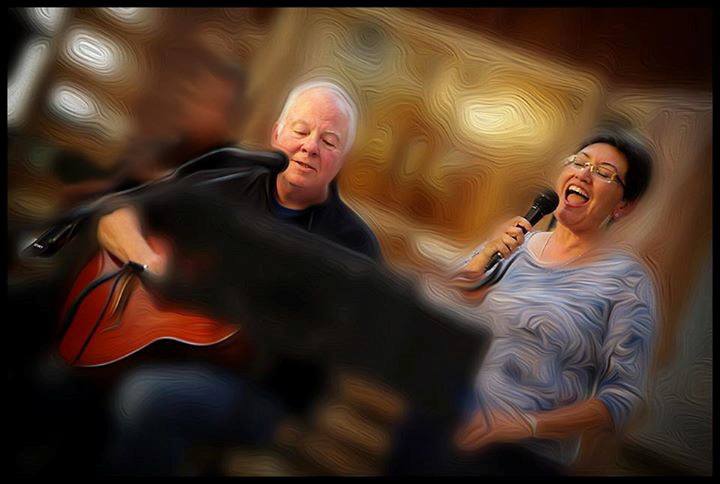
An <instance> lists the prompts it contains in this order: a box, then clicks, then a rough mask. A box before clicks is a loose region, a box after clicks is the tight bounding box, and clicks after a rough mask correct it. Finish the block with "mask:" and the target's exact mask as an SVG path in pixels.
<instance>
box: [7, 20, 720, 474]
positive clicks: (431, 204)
mask: <svg viewBox="0 0 720 484" xmlns="http://www.w3.org/2000/svg"><path fill="white" fill-rule="evenodd" d="M29 10H32V9H29ZM35 10H41V9H35ZM45 10H48V9H45ZM654 12H655V13H657V12H659V13H658V14H657V15H656V14H655V13H654ZM678 12H681V13H682V14H678V17H679V18H684V17H683V15H685V17H689V18H690V19H691V20H692V22H694V23H693V24H691V25H689V26H688V25H685V26H684V27H683V28H684V30H683V32H682V34H683V36H681V37H682V41H680V40H679V41H678V42H684V43H685V44H689V45H691V46H692V47H693V48H692V49H691V50H688V51H687V52H688V55H687V56H686V57H682V56H677V55H676V54H672V53H671V54H669V55H665V53H666V52H675V50H668V49H667V46H668V40H667V36H666V35H661V34H660V33H658V32H664V31H666V30H668V29H669V28H670V27H671V26H672V25H673V23H672V16H673V15H672V12H671V13H669V14H668V12H666V11H660V10H658V11H653V10H642V9H632V10H631V11H624V10H616V9H602V10H584V9H573V10H567V11H564V10H560V9H550V10H541V11H536V10H534V9H519V10H518V11H515V9H508V10H505V9H480V10H472V11H469V12H467V14H465V13H463V11H458V10H457V9H448V10H443V9H423V10H415V11H413V10H404V9H202V8H201V9H64V10H63V15H62V16H60V17H59V18H60V20H57V22H56V25H55V27H53V28H54V30H53V28H51V29H50V30H48V29H47V28H45V27H38V28H37V31H38V35H37V36H35V37H34V40H32V39H31V41H34V42H37V41H38V39H40V41H41V42H40V44H38V45H39V46H40V47H37V48H36V49H35V51H32V52H36V51H37V52H41V54H42V56H45V57H44V59H45V61H44V62H45V63H44V64H43V65H42V66H41V67H42V68H38V69H36V71H35V79H34V81H35V84H34V88H33V89H34V91H33V95H32V96H30V98H29V99H30V101H29V103H28V105H27V106H26V107H25V109H24V111H22V112H21V113H20V114H17V113H13V116H14V117H12V122H11V123H10V122H9V128H10V131H9V146H8V173H9V177H8V189H9V194H8V204H9V207H8V209H9V223H10V225H11V227H15V228H16V229H17V230H20V231H21V230H22V228H23V227H24V226H27V225H29V224H32V223H37V222H39V221H42V220H45V219H47V217H49V216H51V215H52V214H54V213H57V211H58V210H59V205H58V200H57V196H56V194H57V192H58V190H61V188H62V182H61V181H59V180H58V179H57V177H56V176H54V175H53V173H52V170H51V167H50V165H51V163H52V154H53V153H54V152H55V151H57V150H61V149H72V150H76V151H78V152H80V153H82V154H83V155H84V156H87V158H88V159H89V160H90V162H91V164H93V165H94V166H95V167H97V168H98V169H99V170H106V172H107V171H110V170H113V169H116V168H117V164H118V163H119V162H120V161H119V160H120V158H119V155H120V154H121V153H122V152H123V150H125V149H127V146H128V143H130V142H131V140H132V139H133V135H134V134H135V133H137V132H139V131H140V132H147V131H150V130H152V129H155V128H158V127H163V128H165V131H163V129H159V130H158V133H159V134H158V136H166V135H168V133H167V132H170V135H171V134H172V133H171V132H172V131H173V129H176V127H174V125H173V119H176V118H177V114H175V113H174V111H172V109H173V107H174V104H173V102H171V101H168V100H169V99H172V96H171V95H172V93H173V92H175V91H177V90H179V89H182V80H183V75H184V74H183V72H186V71H185V69H186V68H187V67H188V65H190V64H192V63H193V62H196V60H194V59H193V57H192V55H199V56H203V55H206V54H204V53H211V54H212V55H213V56H218V57H219V58H221V59H224V60H225V61H227V62H229V63H231V64H235V65H237V66H240V67H241V68H242V69H243V70H244V72H246V73H247V83H246V88H245V92H244V96H245V99H246V100H247V102H246V103H245V104H244V107H243V108H242V115H241V120H240V122H239V123H238V125H237V128H236V129H235V134H236V135H237V139H238V140H239V141H240V142H241V143H242V144H244V145H247V146H251V147H258V148H262V147H267V146H268V140H269V135H270V129H271V126H272V123H273V122H274V120H275V118H276V117H277V115H278V114H279V111H280V109H281V105H282V102H283V100H284V98H285V96H286V94H287V92H288V91H289V90H290V88H291V87H292V86H293V85H295V84H297V83H298V82H301V81H303V80H306V79H309V78H312V77H316V76H330V77H333V78H335V79H336V80H337V81H339V82H340V83H341V84H343V85H344V86H345V87H346V88H347V89H348V90H349V92H350V93H351V94H352V95H354V96H355V97H356V99H357V100H358V101H359V105H360V110H361V120H360V127H359V131H358V135H357V139H356V143H355V146H354V148H353V150H352V152H351V153H350V156H349V158H348V160H347V166H346V168H345V169H344V171H343V172H342V175H341V178H340V188H341V193H342V196H343V198H344V199H345V200H346V201H347V202H348V203H349V204H350V205H351V206H353V207H354V208H355V209H356V210H357V211H358V212H359V213H360V214H361V215H362V216H363V217H364V218H365V219H366V220H367V221H368V222H369V224H370V225H371V227H372V228H373V229H374V230H375V232H376V233H377V235H378V238H379V239H380V242H381V245H382V249H383V252H384V254H385V256H386V259H387V260H388V262H389V263H390V264H391V265H393V266H395V267H397V268H401V267H411V268H412V267H415V268H417V267H425V268H427V267H432V266H434V265H438V264H442V263H445V262H448V261H450V260H454V259H455V258H457V257H458V256H460V255H461V254H463V253H465V252H466V251H468V250H470V248H471V247H473V246H474V245H475V244H477V243H478V242H480V241H482V240H483V238H484V237H485V236H486V235H487V234H488V232H489V231H490V230H491V229H492V228H493V226H494V224H496V223H498V222H500V221H502V220H503V219H505V218H507V217H509V216H511V215H514V214H518V213H522V212H524V211H525V209H526V208H527V206H528V204H529V202H530V201H531V200H532V198H533V197H534V195H535V193H536V191H537V189H538V187H539V186H541V185H544V184H548V183H552V182H553V181H554V179H555V176H556V175H557V174H558V172H559V169H560V166H559V160H561V159H562V157H563V156H566V155H568V154H570V153H572V152H573V151H574V149H575V148H576V144H577V143H578V142H579V140H580V139H581V138H582V137H584V136H585V135H586V134H587V132H588V131H589V130H590V129H591V128H592V127H593V126H594V125H595V123H597V122H598V121H599V120H601V119H603V118H607V117H609V116H617V115H621V116H624V117H625V118H627V119H629V120H631V121H632V122H634V123H635V124H636V125H637V126H638V127H639V128H640V129H641V130H642V131H644V132H645V134H647V135H648V137H649V138H650V139H651V141H652V142H653V144H654V148H655V150H656V152H657V155H658V156H657V170H656V172H657V174H656V178H655V181H654V184H653V186H652V187H651V190H650V192H649V193H648V194H647V196H646V197H645V199H644V200H643V201H642V203H641V204H640V206H639V207H638V209H637V210H636V212H635V213H634V214H633V215H632V216H631V217H629V218H628V219H627V220H625V221H623V222H622V223H620V224H618V225H617V226H616V227H615V229H614V231H615V232H614V233H615V236H616V237H617V239H618V240H620V241H623V242H624V243H627V244H629V245H630V246H631V247H632V248H633V249H634V250H635V251H636V252H637V253H638V254H639V255H640V256H641V257H642V258H643V259H644V260H645V262H646V263H647V265H648V267H649V268H650V269H651V271H652V272H653V274H654V275H655V277H656V282H657V286H658V290H659V294H660V300H661V304H662V314H663V318H662V321H661V322H660V327H659V339H658V351H657V358H656V363H657V365H656V367H657V369H656V370H655V371H656V372H657V371H664V370H662V369H663V368H667V367H668V365H671V364H675V365H677V364H678V361H680V360H678V355H679V354H681V353H682V351H684V350H682V349H681V348H680V347H679V346H678V344H679V341H684V340H683V339H682V338H681V337H680V335H682V334H683V331H686V328H688V327H690V325H691V321H692V316H688V314H689V313H688V308H689V307H690V306H689V304H690V303H689V301H692V300H697V297H700V298H701V296H698V294H706V293H707V291H708V290H711V288H709V287H708V282H707V280H705V279H704V281H705V282H703V283H697V282H696V281H697V278H698V274H700V273H701V271H700V269H701V267H702V265H703V264H707V260H708V247H709V245H708V244H709V242H710V241H711V238H712V235H711V227H712V224H711V220H712V205H711V195H712V186H711V175H712V167H711V150H712V138H711V126H712V124H711V118H712V96H711V92H710V87H709V86H710V83H709V82H708V76H709V74H708V72H707V70H706V69H705V68H704V67H703V66H704V65H705V64H704V63H703V61H705V62H707V65H709V63H710V60H711V50H710V45H709V44H706V41H707V40H708V35H709V34H708V32H709V30H708V29H707V28H705V27H704V26H705V24H704V23H702V20H701V19H702V17H703V16H704V15H709V11H708V12H705V11H702V10H700V11H698V10H697V9H696V10H689V11H685V10H679V11H678ZM688 12H689V13H688ZM28 15H29V16H31V15H30V14H28ZM51 17H52V15H47V18H51ZM473 19H475V20H476V21H477V22H475V21H473ZM46 20H47V19H46ZM41 23H42V22H41ZM47 23H48V22H46V24H47ZM36 24H37V23H36ZM37 25H40V24H37ZM698 25H699V27H698ZM635 27H637V28H635ZM559 30H560V31H562V32H561V33H558V31H559ZM630 31H632V32H630ZM693 32H697V35H696V37H693ZM668 34H671V32H669V30H668ZM88 37H90V40H88ZM545 37H546V40H547V41H546V42H543V38H545ZM98 41H99V44H98ZM683 45H684V44H683ZM639 46H642V47H641V48H640V47H639ZM563 51H566V53H567V55H564V54H563ZM24 52H25V57H28V56H29V55H30V54H29V52H30V50H28V51H24ZM187 52H195V54H187ZM207 55H210V54H207ZM21 57H22V56H21ZM653 59H658V60H657V62H654V61H653ZM644 65H647V66H648V68H647V70H643V69H642V67H643V66H644ZM673 66H677V67H678V68H677V69H674V68H673ZM674 71H677V75H676V77H672V76H673V72H674ZM639 72H640V73H641V74H638V73H639ZM10 74H11V77H9V87H8V99H9V107H8V110H9V111H8V112H9V120H10V119H11V116H10V114H11V106H10V100H11V87H12V88H13V89H15V90H13V91H12V94H13V95H15V94H14V93H15V92H16V91H18V92H19V88H18V87H17V86H18V85H21V84H22V83H16V84H13V83H12V80H13V79H12V72H11V73H10ZM16 77H17V76H16ZM26 77H27V76H26ZM23 79H25V78H23ZM698 79H699V81H698ZM22 85H23V86H25V85H28V86H29V85H30V84H29V83H27V82H26V83H25V84H22ZM28 89H29V88H28ZM201 95H202V93H201ZM199 99H202V97H200V98H199ZM13 106H15V104H13ZM18 109H19V108H18ZM73 110H74V111H73ZM18 112H20V111H18ZM178 129H179V128H178ZM545 223H547V222H543V223H542V224H541V225H540V227H541V228H542V227H543V224H545ZM689 234H691V235H689ZM38 264H39V266H35V267H30V266H28V265H27V264H25V263H20V262H18V265H16V266H13V267H14V268H15V269H16V270H15V271H14V274H15V275H16V276H17V277H19V278H22V277H23V276H24V274H27V273H29V272H31V271H32V270H36V271H38V270H39V271H41V272H42V271H43V270H48V267H47V266H46V265H45V266H43V265H42V263H38ZM11 272H12V270H11ZM694 298H695V299H694ZM700 300H701V301H703V299H702V298H701V299H700ZM701 304H705V303H701ZM692 314H695V313H692ZM689 321H690V322H689ZM702 331H706V330H702ZM709 331H710V333H711V330H709ZM691 341H696V340H691ZM676 374H677V373H676ZM658 378H659V377H658ZM669 378H672V377H669ZM707 385H709V382H707V381H706V382H704V383H703V384H702V385H701V386H702V392H707V394H710V389H709V388H706V386H707ZM665 386H666V387H667V385H665ZM693 391H697V390H693ZM654 401H657V399H655V400H654ZM703 402H705V403H703V404H702V405H701V407H702V409H703V410H702V411H703V412H704V411H705V410H707V405H709V404H710V403H711V399H710V400H707V399H706V400H703ZM708 402H709V403H708ZM682 408H685V407H682ZM677 411H681V410H677ZM652 412H654V413H652V414H651V415H650V416H648V417H647V418H646V420H645V422H647V421H648V420H649V421H653V420H652V419H653V418H654V416H658V415H659V413H658V412H659V409H658V407H657V406H656V407H654V410H652ZM701 413H702V412H701ZM703 415H704V414H703ZM657 418H659V417H657ZM654 421H655V422H659V421H660V420H657V419H656V420H654ZM662 421H667V414H666V413H665V414H664V416H663V417H662ZM643 425H645V424H643ZM708 425H709V423H708ZM700 427H701V426H699V427H698V428H700ZM704 428H707V427H704ZM684 430H685V431H686V432H690V433H691V434H692V432H693V430H692V429H690V428H688V429H684ZM668 432H669V430H668ZM654 435H655V437H654V440H652V439H650V440H647V439H646V441H647V442H649V444H648V445H655V444H653V443H652V442H656V443H657V442H659V441H660V440H662V439H663V438H665V437H666V440H665V442H666V443H668V442H671V441H672V440H671V436H670V435H669V433H668V434H663V433H662V430H660V433H659V434H658V433H657V432H656V433H655V434H654ZM658 435H659V436H658ZM663 436H665V437H663ZM687 438H688V439H692V438H694V437H693V435H689V436H688V437H687ZM668 445H670V446H672V444H668ZM666 447H667V446H666ZM658 448H660V447H658ZM608 465H610V464H608ZM692 466H693V468H694V469H699V468H700V467H702V466H700V464H697V461H695V464H692ZM608 469H609V468H608ZM610 471H611V469H609V470H608V472H610Z"/></svg>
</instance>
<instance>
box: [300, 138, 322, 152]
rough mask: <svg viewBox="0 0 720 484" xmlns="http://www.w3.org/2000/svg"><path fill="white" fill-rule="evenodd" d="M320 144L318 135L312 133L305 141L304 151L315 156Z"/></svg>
mask: <svg viewBox="0 0 720 484" xmlns="http://www.w3.org/2000/svg"><path fill="white" fill-rule="evenodd" d="M318 144H319V143H318V139H317V137H315V136H313V135H310V136H308V137H307V138H305V141H303V144H302V151H303V152H304V153H307V154H308V155H310V156H315V155H317V154H318Z"/></svg>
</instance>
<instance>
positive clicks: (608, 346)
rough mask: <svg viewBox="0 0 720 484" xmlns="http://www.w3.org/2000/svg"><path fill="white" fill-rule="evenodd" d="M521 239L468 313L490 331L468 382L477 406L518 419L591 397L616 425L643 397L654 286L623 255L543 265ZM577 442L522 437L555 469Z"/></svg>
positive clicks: (566, 460)
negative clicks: (553, 463) (518, 415)
mask: <svg viewBox="0 0 720 484" xmlns="http://www.w3.org/2000/svg"><path fill="white" fill-rule="evenodd" d="M536 235H537V233H532V232H531V233H529V234H528V235H527V236H526V242H525V243H524V244H523V245H522V246H521V247H520V248H519V249H518V250H517V251H516V252H515V253H513V254H512V255H511V256H510V257H509V258H508V259H507V260H506V261H504V262H503V264H506V265H507V272H506V273H505V275H504V277H503V278H502V279H501V280H500V281H499V282H498V283H497V284H496V285H495V286H494V287H493V288H492V289H491V290H490V291H489V292H488V294H487V296H486V298H485V300H484V301H483V302H482V304H481V305H480V306H478V308H477V313H476V315H477V316H478V317H479V318H480V319H481V320H484V322H485V324H487V326H489V327H490V328H491V329H492V331H493V334H494V338H493V341H492V343H491V345H490V348H489V349H488V353H487V355H486V357H485V360H484V362H483V364H482V366H481V369H480V371H479V374H478V375H477V378H476V380H475V393H476V397H477V404H478V405H479V406H480V407H485V408H500V409H507V410H514V411H520V412H536V411H544V410H553V409H557V408H559V407H563V406H566V405H570V404H573V403H577V402H581V401H583V400H587V399H589V398H593V397H595V398H598V399H600V400H601V401H602V402H603V403H605V405H606V406H607V408H608V410H609V412H610V415H611V416H612V419H613V423H614V425H615V427H616V428H622V427H623V426H624V425H625V424H626V423H627V422H628V420H629V418H630V416H631V414H632V413H633V411H634V410H635V409H636V408H637V407H638V406H639V404H640V403H641V402H642V401H643V400H644V395H645V384H646V379H647V371H648V366H649V361H650V350H651V346H652V342H653V339H654V338H653V334H654V328H655V321H656V317H657V316H656V306H655V290H654V285H653V283H652V280H651V278H650V276H649V275H648V273H647V271H646V270H645V268H644V266H643V265H642V264H641V263H640V262H639V261H638V260H637V259H636V258H635V257H633V256H632V255H631V254H629V253H626V252H622V251H619V250H618V251H613V252H609V253H608V254H607V255H605V256H603V257H601V258H600V259H599V260H596V261H591V262H588V263H587V265H583V266H567V267H562V266H556V267H552V266H550V265H545V264H543V263H542V262H539V261H538V260H537V258H536V257H535V256H534V255H533V254H532V253H531V252H530V251H529V250H528V241H529V240H530V238H532V237H534V236H536ZM579 440H580V439H579V438H574V439H570V440H564V441H550V440H540V439H531V440H528V441H526V442H523V443H522V445H525V446H526V447H528V448H529V449H530V450H532V451H534V452H537V453H538V454H540V455H543V456H545V457H548V458H550V459H552V460H554V461H556V462H560V463H562V464H570V463H571V462H572V461H573V460H574V459H575V458H576V456H577V452H578V450H579Z"/></svg>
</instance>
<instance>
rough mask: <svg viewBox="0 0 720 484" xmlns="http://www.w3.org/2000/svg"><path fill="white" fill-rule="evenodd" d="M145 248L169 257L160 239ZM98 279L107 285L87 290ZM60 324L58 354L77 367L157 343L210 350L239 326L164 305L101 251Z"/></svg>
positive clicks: (72, 293)
mask: <svg viewBox="0 0 720 484" xmlns="http://www.w3.org/2000/svg"><path fill="white" fill-rule="evenodd" d="M148 244H149V245H150V247H152V249H153V250H154V251H156V252H158V253H160V254H161V255H167V253H168V250H169V246H168V245H167V244H166V243H163V242H162V241H161V239H159V238H155V237H149V238H148ZM113 274H116V275H115V276H113ZM102 278H107V280H106V281H104V282H102V283H100V284H97V286H96V287H94V288H92V287H90V286H91V285H93V283H94V282H95V283H97V282H99V281H101V279H102ZM88 289H89V290H88ZM84 291H86V292H87V294H82V293H83V292H84ZM62 318H63V321H64V322H65V324H66V327H67V329H66V330H65V332H64V334H63V335H62V339H61V341H60V348H59V352H60V355H61V356H62V358H63V359H64V360H65V361H66V362H67V363H69V364H71V365H75V366H100V365H107V364H110V363H113V362H116V361H118V360H121V359H123V358H126V357H128V356H130V355H132V354H134V353H136V352H138V351H140V350H142V349H143V348H145V347H147V346H148V345H150V344H151V343H153V342H155V341H158V340H161V339H169V340H175V341H178V342H181V343H185V344H188V345H195V346H209V345H214V344H217V343H220V342H222V341H224V340H226V339H228V338H230V337H231V336H233V335H235V334H236V333H237V332H238V331H239V327H238V325H233V324H229V323H225V322H221V321H216V320H214V319H211V318H208V317H206V316H203V315H202V314H199V313H197V312H193V311H187V310H183V309H178V308H177V307H175V306H174V305H170V304H163V303H162V302H161V301H160V300H159V299H158V298H156V297H154V296H153V295H152V294H150V293H149V292H148V290H147V289H146V288H145V286H144V285H143V281H142V279H141V277H140V276H139V274H138V272H136V271H133V270H130V269H128V268H127V266H124V265H123V264H122V262H121V261H120V260H119V259H117V258H115V257H114V256H112V255H111V254H110V253H109V252H107V251H105V250H103V251H101V252H100V253H98V254H97V255H96V256H95V257H93V258H92V259H91V260H90V262H88V263H87V264H86V265H85V266H84V267H83V269H82V270H81V271H80V273H79V275H78V277H77V278H76V279H75V282H74V284H73V286H72V289H71V290H70V293H69V295H68V298H67V301H66V303H65V305H64V308H63V311H62Z"/></svg>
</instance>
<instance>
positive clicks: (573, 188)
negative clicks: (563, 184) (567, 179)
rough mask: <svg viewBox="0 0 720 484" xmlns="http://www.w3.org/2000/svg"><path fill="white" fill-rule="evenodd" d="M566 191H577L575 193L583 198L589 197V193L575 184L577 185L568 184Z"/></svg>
mask: <svg viewBox="0 0 720 484" xmlns="http://www.w3.org/2000/svg"><path fill="white" fill-rule="evenodd" d="M568 191H569V192H573V193H577V194H578V195H580V196H581V197H585V198H586V199H588V200H589V199H590V195H588V194H587V192H586V191H585V190H583V189H582V188H580V187H579V186H577V185H570V186H569V187H568Z"/></svg>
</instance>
